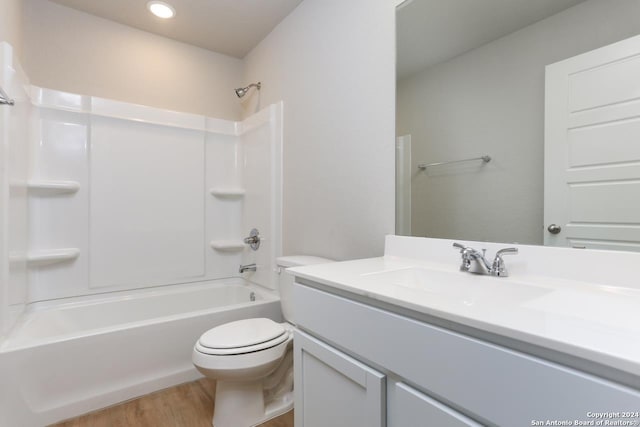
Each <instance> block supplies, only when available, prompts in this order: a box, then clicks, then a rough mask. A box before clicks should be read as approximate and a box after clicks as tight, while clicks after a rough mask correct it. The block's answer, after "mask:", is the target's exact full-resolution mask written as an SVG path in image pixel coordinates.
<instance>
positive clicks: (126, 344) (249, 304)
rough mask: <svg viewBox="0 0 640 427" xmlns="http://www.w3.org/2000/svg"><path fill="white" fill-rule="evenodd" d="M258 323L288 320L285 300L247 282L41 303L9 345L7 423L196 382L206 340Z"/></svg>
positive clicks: (52, 417) (1, 421) (1, 393)
mask: <svg viewBox="0 0 640 427" xmlns="http://www.w3.org/2000/svg"><path fill="white" fill-rule="evenodd" d="M252 296H254V297H255V301H252V299H253V298H252ZM249 317H268V318H271V319H273V320H276V321H281V314H280V302H279V299H278V297H277V296H276V295H274V294H272V293H271V292H270V291H267V290H265V289H264V288H260V287H257V286H254V285H250V284H247V283H245V282H243V281H242V280H240V279H231V280H225V281H212V282H204V283H194V284H188V285H178V286H165V287H161V288H154V289H151V290H142V291H129V292H121V293H111V294H108V295H107V294H105V295H99V296H91V297H80V298H72V299H65V300H61V301H58V302H47V303H36V304H33V305H32V306H31V307H30V308H29V309H28V311H27V313H25V314H24V315H23V316H22V318H21V319H20V320H19V321H18V323H17V325H16V326H15V327H14V329H13V331H12V332H11V333H10V335H9V336H8V337H7V338H6V339H5V340H4V341H3V342H2V343H1V344H0V426H1V427H5V426H6V427H14V426H42V425H46V424H50V423H54V422H56V421H60V420H63V419H66V418H70V417H74V416H77V415H80V414H83V413H86V412H89V411H92V410H95V409H99V408H103V407H106V406H109V405H112V404H114V403H118V402H121V401H124V400H127V399H131V398H133V397H136V396H140V395H143V394H146V393H149V392H152V391H155V390H159V389H162V388H165V387H169V386H172V385H175V384H179V383H182V382H185V381H191V380H194V379H197V378H199V377H200V375H199V373H198V372H197V371H196V370H195V369H194V368H193V365H192V364H191V351H192V347H193V344H194V343H195V341H196V340H197V339H198V337H199V336H200V335H201V334H202V333H203V332H204V331H206V330H207V329H209V328H212V327H214V326H216V325H220V324H222V323H225V322H229V321H232V320H238V319H243V318H249Z"/></svg>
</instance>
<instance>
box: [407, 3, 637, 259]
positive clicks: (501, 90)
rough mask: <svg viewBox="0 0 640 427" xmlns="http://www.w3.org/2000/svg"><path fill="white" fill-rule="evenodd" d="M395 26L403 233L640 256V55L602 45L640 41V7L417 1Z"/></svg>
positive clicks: (408, 4)
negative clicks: (623, 251) (618, 54)
mask: <svg viewBox="0 0 640 427" xmlns="http://www.w3.org/2000/svg"><path fill="white" fill-rule="evenodd" d="M396 21H397V43H398V46H397V52H398V54H397V109H396V111H397V113H396V135H397V141H396V170H397V172H396V233H397V234H400V235H413V236H423V237H436V238H448V239H460V240H478V241H495V242H509V243H520V244H548V245H557V246H566V245H568V246H574V247H580V248H598V249H626V250H636V251H640V233H639V231H638V230H639V229H640V167H639V166H638V165H639V164H640V143H638V141H640V124H638V123H640V119H637V117H640V109H639V108H640V107H638V108H636V105H635V104H639V103H638V99H640V98H639V94H640V83H639V82H638V81H639V80H640V79H638V78H631V77H629V78H628V79H626V80H625V78H626V77H624V76H633V75H635V76H637V75H638V72H639V71H640V60H637V59H635V58H634V55H636V53H628V52H627V57H626V59H622V58H618V57H616V58H615V60H611V59H610V60H608V62H607V60H606V59H605V58H606V57H607V55H609V53H610V51H611V49H609V50H606V51H605V50H604V49H607V47H608V46H609V45H611V44H612V43H616V42H620V41H622V40H625V39H629V38H630V37H633V36H636V35H637V34H640V0H612V1H603V0H536V1H531V0H447V1H442V0H408V1H406V2H404V3H402V4H401V5H400V6H399V7H398V9H397V16H396ZM630 40H631V39H630ZM633 40H635V39H633ZM621 43H630V42H628V41H624V42H621ZM635 45H638V46H640V38H638V40H637V41H635V42H634V46H635ZM625 46H626V48H628V49H631V50H629V52H632V51H633V52H635V51H634V50H633V49H635V47H633V46H632V47H629V46H627V45H625ZM601 48H602V49H601ZM595 49H600V50H602V52H601V53H598V54H593V55H591V54H588V55H591V56H590V57H589V58H588V59H589V61H591V62H589V64H592V65H590V66H589V67H587V66H586V65H584V64H578V62H580V61H577V60H572V59H569V58H574V57H576V56H577V55H582V54H585V53H586V52H591V51H594V50H595ZM614 50H615V49H614ZM637 54H640V47H638V48H637ZM629 58H632V59H629ZM638 58H640V56H638ZM565 60H566V61H565ZM559 61H563V64H564V63H565V62H566V64H565V65H563V66H559V65H558V66H552V67H549V69H547V71H546V72H545V70H546V67H547V66H548V65H550V64H555V63H558V62H559ZM572 61H573V62H572ZM581 61H582V62H584V61H585V60H581ZM598 61H600V62H598ZM567 64H568V65H567ZM594 64H595V65H594ZM605 64H614V66H605ZM567 67H582V68H575V69H572V70H573V71H571V70H569V68H567ZM605 69H606V70H608V71H606V73H605V72H602V73H600V72H598V73H600V74H598V73H594V72H593V71H592V70H605ZM567 70H569V71H567ZM576 70H577V71H576ZM550 73H551V74H550ZM553 73H556V74H553ZM562 73H564V74H562ZM607 73H608V74H607ZM554 75H555V76H556V77H553V76H554ZM550 76H551V77H550ZM558 76H559V77H558ZM567 76H569V77H567ZM621 76H623V77H621ZM545 78H548V79H550V80H549V81H547V83H546V84H545ZM563 79H564V80H563ZM558 82H560V83H558ZM562 85H564V86H562ZM554 88H555V89H554ZM545 90H547V91H548V92H547V94H546V95H545ZM580 91H581V92H580ZM563 96H564V98H563ZM596 98H597V99H596ZM545 100H546V101H545ZM596 101H597V102H596ZM545 102H546V104H545ZM563 102H564V103H565V104H564V107H562V103H563ZM567 103H569V104H570V105H569V107H570V108H569V114H565V113H566V107H567ZM581 103H582V104H581ZM574 104H575V105H582V106H581V107H579V108H578V107H575V108H573V106H574ZM558 105H560V106H559V107H558ZM615 106H622V107H624V108H626V109H628V110H629V111H626V112H625V113H624V114H625V115H620V114H622V113H621V112H619V111H618V110H619V109H620V108H622V107H620V108H618V110H615V111H614V109H615V108H617V107H615ZM563 108H564V109H563ZM631 110H633V111H631ZM545 114H547V116H548V117H547V126H548V129H547V133H548V134H547V135H546V141H545ZM616 114H617V115H616ZM596 116H597V117H596ZM605 116H606V117H608V118H607V119H605V118H603V117H605ZM557 117H561V118H562V120H565V121H567V122H566V123H565V122H562V123H555V121H556V118H557ZM581 120H582V122H581ZM613 122H615V123H623V122H624V123H627V125H625V126H617V127H615V129H614V128H613V127H610V126H608V124H609V123H613ZM575 123H579V124H575ZM550 124H551V125H553V126H556V128H557V129H560V130H561V131H562V132H556V130H557V129H556V128H553V127H549V126H550ZM563 126H564V127H563ZM554 129H555V130H554ZM554 132H555V134H557V135H559V137H561V138H564V139H563V140H562V141H561V142H557V141H555V140H554V141H552V139H553V138H551V137H550V136H549V135H552V136H553V135H554ZM550 141H551V142H554V144H556V145H554V146H552V148H551V149H549V148H547V149H546V152H545V143H546V144H549V143H550ZM562 143H564V144H566V145H562ZM611 147H614V148H613V150H614V153H612V152H611V150H612V149H611ZM580 150H582V151H580ZM563 159H564V160H563ZM562 161H564V162H565V163H564V164H561V163H562ZM603 165H604V166H603ZM605 166H606V167H608V168H609V169H607V170H610V169H613V167H616V168H617V169H616V170H617V172H619V171H620V170H621V169H625V171H626V170H627V169H628V170H629V171H631V169H633V171H632V172H630V173H631V174H630V175H625V176H624V178H621V177H620V176H618V177H617V178H612V177H614V176H617V175H615V174H613V175H611V174H610V175H607V178H606V179H605V178H594V176H596V175H597V173H596V172H598V171H600V170H601V169H602V170H604V169H603V168H605ZM545 168H546V172H545ZM553 168H556V169H553ZM552 169H553V170H557V171H556V172H553V170H552ZM617 172H616V173H617ZM598 173H599V172H598ZM603 173H604V172H603ZM607 173H608V172H607ZM625 173H626V172H625ZM554 174H555V175H554ZM589 174H590V175H589ZM633 174H635V175H633ZM578 175H580V176H582V175H584V177H582V178H578V177H577V176H578ZM587 175H589V176H587ZM550 176H552V177H553V176H561V177H562V179H564V181H563V182H562V183H559V184H556V183H554V181H551V180H550V179H549V177H550ZM598 176H599V175H598ZM603 176H604V175H603ZM545 177H546V178H545ZM545 180H546V181H547V183H546V184H545ZM614 181H615V184H616V185H613V184H612V183H614ZM628 183H638V184H637V185H635V184H634V185H627V184H628ZM620 184H624V185H620ZM545 197H546V199H547V200H546V201H545ZM554 225H555V226H556V227H557V228H554V227H553V226H554ZM587 229H588V230H591V231H590V232H589V233H587V232H586V230H587Z"/></svg>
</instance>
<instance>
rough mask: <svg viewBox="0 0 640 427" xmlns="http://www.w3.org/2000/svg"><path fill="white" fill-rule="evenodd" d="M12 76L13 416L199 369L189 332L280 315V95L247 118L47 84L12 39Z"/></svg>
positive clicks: (137, 390) (5, 186) (6, 256)
mask: <svg viewBox="0 0 640 427" xmlns="http://www.w3.org/2000/svg"><path fill="white" fill-rule="evenodd" d="M0 85H1V86H2V87H3V88H4V89H5V90H6V91H7V92H8V93H9V94H10V95H11V96H13V97H14V98H15V99H16V105H15V106H14V107H8V106H4V107H1V108H0V121H1V123H0V124H2V127H1V130H2V133H0V139H1V141H0V142H1V144H0V147H1V148H0V150H2V153H1V154H3V156H0V159H2V162H3V164H2V165H0V166H2V168H0V171H2V174H1V175H0V190H1V195H2V199H1V202H0V220H1V223H2V227H3V228H2V231H3V232H2V236H1V238H0V243H1V246H0V258H1V264H0V274H1V279H2V280H0V377H2V378H7V379H10V380H9V381H3V382H2V383H1V384H0V425H5V424H7V423H9V424H10V425H41V424H44V423H51V422H55V421H57V420H60V419H63V418H68V417H71V416H75V415H78V414H80V413H82V412H86V411H88V410H93V409H97V408H100V407H103V406H106V405H110V404H113V403H116V402H118V401H121V400H124V399H129V398H132V397H135V396H137V395H140V394H142V393H147V392H149V391H153V389H157V388H158V387H166V386H169V385H172V384H175V383H177V382H182V381H185V380H190V379H192V378H194V377H195V376H197V375H198V374H197V373H196V372H195V369H193V368H192V367H191V362H190V354H191V346H190V345H189V346H186V345H183V344H184V343H183V341H184V339H183V338H184V337H190V336H191V335H194V336H195V337H197V336H199V335H200V334H201V333H203V332H204V331H205V330H207V329H209V328H211V327H213V326H216V324H217V323H218V322H222V323H224V322H226V321H229V320H233V319H236V318H244V317H254V316H263V317H271V318H273V319H274V320H279V319H280V310H279V305H278V297H277V294H276V293H275V286H276V283H277V274H278V272H277V271H276V266H275V258H276V257H277V256H279V255H280V254H281V237H280V236H281V144H282V103H279V104H274V105H271V106H269V107H267V108H265V109H263V110H261V111H260V112H258V113H257V114H255V115H253V116H251V117H249V118H247V119H246V120H244V121H241V122H233V121H227V120H221V119H216V118H209V117H204V116H198V115H193V114H185V113H179V112H173V111H166V110H160V109H155V108H149V107H145V106H140V105H133V104H127V103H122V102H118V101H114V100H108V99H103V98H96V97H91V96H85V95H77V94H70V93H64V92H60V91H56V90H51V89H44V88H39V87H34V86H30V85H29V84H28V79H27V78H26V76H25V75H24V73H23V72H22V71H21V70H20V67H19V65H18V64H16V61H15V59H14V57H13V54H12V49H11V46H9V45H8V44H6V43H1V44H0ZM229 90H233V88H230V89H229ZM252 228H257V229H258V230H259V231H260V237H261V238H262V242H261V245H260V248H259V249H258V250H257V251H252V250H251V249H250V248H249V247H248V245H246V244H244V242H243V238H244V237H246V236H248V235H249V231H250V230H251V229H252ZM252 263H255V264H257V266H258V268H257V271H256V272H255V273H249V274H244V275H242V276H243V277H240V274H239V273H238V267H239V265H240V264H252ZM190 292H192V294H190ZM245 294H246V295H245ZM163 296H164V297H163ZM203 299H204V306H203ZM158 301H162V304H160V305H158ZM207 301H210V304H207ZM216 313H223V314H216ZM153 325H156V326H153ZM189 340H191V341H193V340H192V339H191V338H189ZM191 341H189V342H191ZM172 343H174V344H175V345H176V346H177V347H182V346H184V347H186V348H184V349H182V348H180V349H177V350H176V349H168V350H167V351H166V352H164V353H165V354H164V356H166V357H164V356H163V352H162V351H156V352H155V353H154V356H153V358H152V359H153V361H152V360H149V363H147V364H145V363H144V360H145V359H144V358H145V357H150V356H151V355H150V354H149V352H148V350H147V349H148V348H155V349H156V350H157V349H161V348H163V346H164V347H166V346H171V345H172ZM114 346H115V347H114ZM114 348H117V351H112V350H113V349H114ZM109 349H111V350H109ZM182 350H184V351H182ZM101 354H102V355H105V354H109V355H111V356H110V358H109V360H106V359H105V358H104V357H102V358H101V357H100V355H101ZM91 357H95V358H96V361H95V363H91V362H92V361H91V360H90V359H89V360H88V358H91ZM183 359H184V360H183ZM129 362H131V363H129ZM151 362H153V363H151ZM132 366H138V367H140V370H139V371H138V372H137V374H136V372H132V370H131V367H132ZM43 368H46V369H44V370H43ZM90 368H91V369H93V370H95V372H91V369H90ZM143 368H144V369H143ZM83 370H85V371H86V372H85V371H83ZM100 370H102V371H103V372H102V374H101V375H97V374H96V372H99V371H100ZM54 390H55V391H57V393H54ZM65 390H66V391H65ZM70 390H73V392H70ZM5 397H6V398H5ZM6 405H9V406H6ZM5 406H6V407H5ZM16 423H17V424H16ZM9 424H7V425H9Z"/></svg>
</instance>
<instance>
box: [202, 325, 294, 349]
mask: <svg viewBox="0 0 640 427" xmlns="http://www.w3.org/2000/svg"><path fill="white" fill-rule="evenodd" d="M284 334H285V328H284V327H283V326H282V325H280V324H278V323H276V322H274V321H273V320H270V319H263V318H259V319H245V320H238V321H236V322H230V323H226V324H224V325H221V326H217V327H215V328H213V329H209V330H208V331H207V332H205V333H204V334H203V335H202V336H201V337H200V341H199V344H200V345H201V346H202V347H206V348H210V349H221V350H224V349H229V350H230V349H239V348H242V347H250V346H255V345H257V344H262V343H266V342H268V341H273V340H275V339H276V338H279V337H282V336H283V335H284Z"/></svg>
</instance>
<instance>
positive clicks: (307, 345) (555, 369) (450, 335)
mask: <svg viewBox="0 0 640 427" xmlns="http://www.w3.org/2000/svg"><path fill="white" fill-rule="evenodd" d="M315 285H316V284H315V283H313V282H311V281H309V280H306V281H305V284H300V283H296V284H295V285H294V302H295V310H296V311H295V318H296V323H297V326H298V329H299V332H297V335H296V341H295V345H296V359H295V365H296V367H295V380H296V403H295V405H296V427H315V426H325V425H332V426H333V425H345V426H346V425H349V426H359V425H362V426H365V425H366V426H376V427H377V426H384V425H386V426H388V427H409V426H411V427H416V426H438V427H441V426H475V425H498V426H524V425H545V424H544V423H545V422H546V421H547V420H549V421H556V420H558V421H567V420H570V421H572V422H573V423H574V424H572V425H576V424H575V420H583V421H586V422H591V421H595V420H594V418H593V415H590V414H591V413H596V412H624V411H629V412H633V411H640V392H639V391H638V390H636V389H633V388H631V387H627V386H624V385H621V384H618V383H615V382H613V381H609V380H606V379H603V378H600V377H597V376H595V375H591V374H588V373H585V372H581V371H579V370H577V369H573V368H570V367H567V366H563V365H560V364H556V363H553V362H550V361H547V360H543V359H540V358H538V357H534V356H531V355H529V354H525V353H522V352H518V351H515V350H512V349H509V348H506V347H502V346H498V345H495V344H491V343H488V342H485V341H483V340H479V339H477V338H473V337H470V336H467V335H464V334H461V333H458V332H454V331H452V330H449V329H445V328H442V327H439V326H434V325H432V324H430V323H427V322H423V321H420V320H416V319H413V318H410V317H407V316H404V315H400V314H397V313H394V312H393V311H392V310H387V309H386V308H385V309H381V308H377V307H373V306H372V305H369V304H367V303H366V299H365V300H363V301H364V302H357V301H354V300H352V299H351V298H349V297H348V296H347V297H345V296H339V295H336V294H334V293H332V292H331V290H330V288H327V287H324V289H323V286H322V285H318V286H317V287H316V286H315ZM338 349H339V350H338ZM347 354H348V355H347ZM367 365H368V366H367ZM369 366H370V367H369ZM371 367H374V368H375V369H373V368H371ZM385 376H386V381H385ZM385 382H386V388H385V390H386V396H385V394H384V392H382V397H380V395H379V394H378V392H377V391H375V392H374V391H373V389H371V387H373V388H374V389H375V390H379V387H381V384H384V383H385ZM329 395H330V397H329ZM373 401H375V402H376V403H373ZM380 402H382V403H380ZM378 404H379V405H380V406H378ZM368 411H372V413H371V414H367V413H366V412H368ZM385 412H386V414H387V415H386V424H385V419H383V420H381V421H380V420H379V419H378V417H379V416H380V414H384V413H385ZM343 413H344V416H345V417H347V416H351V417H354V418H352V419H353V420H354V421H350V422H346V421H345V422H342V423H341V421H340V419H342V417H343V415H342V414H343ZM367 416H369V417H373V418H369V419H367V418H366V417H367ZM334 417H335V418H334ZM374 419H375V420H374ZM639 420H640V419H638V418H632V420H631V421H639ZM537 422H542V423H543V424H536V423H537ZM565 425H569V424H565ZM584 425H589V424H584ZM593 425H597V424H593Z"/></svg>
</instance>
